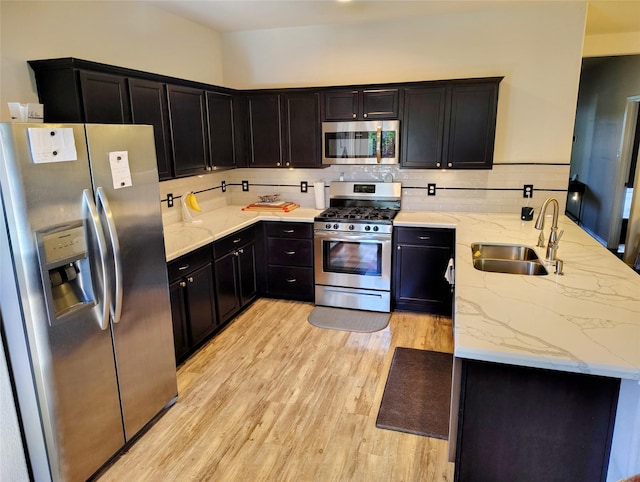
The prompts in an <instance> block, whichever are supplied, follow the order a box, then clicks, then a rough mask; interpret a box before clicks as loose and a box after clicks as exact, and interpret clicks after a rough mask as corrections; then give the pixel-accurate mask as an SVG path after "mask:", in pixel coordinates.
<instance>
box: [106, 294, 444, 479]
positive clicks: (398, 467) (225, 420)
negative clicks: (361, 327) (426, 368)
mask: <svg viewBox="0 0 640 482" xmlns="http://www.w3.org/2000/svg"><path fill="white" fill-rule="evenodd" d="M312 309H313V305H312V304H309V303H298V302H291V301H279V300H269V299H259V300H257V301H256V302H255V303H254V304H253V305H252V306H251V307H250V308H249V309H248V310H247V311H245V312H244V313H243V314H242V315H241V316H239V317H238V318H237V319H236V320H235V321H233V322H232V323H231V325H230V326H229V327H228V328H227V329H225V330H224V331H223V332H222V333H220V334H219V335H218V336H216V337H215V338H214V339H212V340H211V341H210V342H209V343H208V344H206V345H205V346H204V347H203V348H202V349H201V350H200V351H199V352H198V353H196V354H195V355H194V356H192V357H191V358H190V359H189V360H187V361H186V362H185V363H184V364H183V365H182V366H180V367H179V369H178V391H179V398H178V402H177V403H176V404H175V405H174V406H173V407H172V408H171V409H170V410H169V411H168V412H167V413H166V414H165V415H164V416H163V417H162V418H160V420H158V422H157V423H156V424H155V425H154V426H153V427H152V428H151V429H150V430H149V431H148V432H147V433H146V434H144V435H143V436H142V437H141V439H140V440H138V441H137V442H136V443H135V444H134V445H133V446H132V447H131V448H130V450H129V451H128V452H127V453H125V454H123V455H122V456H121V457H120V458H119V459H118V460H117V461H116V462H115V463H114V464H113V465H112V466H111V467H110V468H109V469H108V470H107V471H106V472H104V473H103V474H102V476H101V477H100V479H99V480H100V481H103V482H106V481H122V480H135V481H143V480H152V481H165V480H166V481H169V480H171V481H173V480H197V481H200V480H215V481H220V482H226V481H249V480H251V481H278V482H280V481H323V482H324V481H422V482H428V481H451V480H453V464H451V463H449V462H447V442H446V441H444V440H438V439H432V438H428V437H421V436H418V435H411V434H406V433H401V432H395V431H391V430H382V429H378V428H376V426H375V422H376V417H377V415H378V409H379V406H380V400H381V398H382V393H383V391H384V385H385V381H386V378H387V374H388V372H389V366H390V364H391V358H392V356H393V350H394V348H395V347H396V346H405V347H410V348H424V349H430V350H435V351H443V352H452V350H453V342H452V337H451V320H450V319H449V318H444V317H437V316H428V315H418V314H414V313H394V314H393V315H392V317H391V321H390V324H389V326H388V327H387V328H386V329H385V330H382V331H379V332H376V333H352V332H344V331H335V330H324V329H320V328H316V327H314V326H311V325H310V324H309V323H308V322H307V316H308V315H309V313H310V312H311V310H312Z"/></svg>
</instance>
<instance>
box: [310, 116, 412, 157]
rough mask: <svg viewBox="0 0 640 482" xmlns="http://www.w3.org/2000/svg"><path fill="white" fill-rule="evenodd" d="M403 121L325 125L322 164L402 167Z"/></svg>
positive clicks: (352, 122) (328, 123)
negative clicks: (390, 165) (400, 159)
mask: <svg viewBox="0 0 640 482" xmlns="http://www.w3.org/2000/svg"><path fill="white" fill-rule="evenodd" d="M399 143H400V121H397V120H385V121H382V120H380V121H375V120H374V121H371V120H368V121H345V122H323V123H322V164H398V147H399Z"/></svg>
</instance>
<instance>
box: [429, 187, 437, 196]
mask: <svg viewBox="0 0 640 482" xmlns="http://www.w3.org/2000/svg"><path fill="white" fill-rule="evenodd" d="M435 195H436V185H435V184H427V196H435Z"/></svg>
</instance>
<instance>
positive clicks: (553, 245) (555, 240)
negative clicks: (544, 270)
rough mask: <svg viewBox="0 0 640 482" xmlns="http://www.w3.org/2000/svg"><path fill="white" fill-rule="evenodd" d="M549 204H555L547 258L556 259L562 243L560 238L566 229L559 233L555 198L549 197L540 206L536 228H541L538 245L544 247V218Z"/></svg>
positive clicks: (557, 208) (557, 209)
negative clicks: (559, 245)
mask: <svg viewBox="0 0 640 482" xmlns="http://www.w3.org/2000/svg"><path fill="white" fill-rule="evenodd" d="M549 204H551V205H553V222H552V224H551V232H550V233H549V243H548V244H547V259H548V260H549V261H555V259H556V250H557V249H558V244H559V243H560V238H561V237H562V234H563V233H564V231H560V234H558V211H559V207H558V201H557V199H555V198H552V197H550V198H547V199H546V200H545V201H544V203H543V204H542V207H541V208H540V213H539V214H538V219H536V229H539V230H540V236H538V246H539V247H541V248H544V218H545V216H546V215H547V207H548V206H549Z"/></svg>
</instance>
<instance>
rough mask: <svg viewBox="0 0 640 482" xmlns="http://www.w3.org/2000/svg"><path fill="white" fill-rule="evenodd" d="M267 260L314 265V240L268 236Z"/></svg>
mask: <svg viewBox="0 0 640 482" xmlns="http://www.w3.org/2000/svg"><path fill="white" fill-rule="evenodd" d="M267 262H268V263H269V264H280V265H286V266H313V241H311V240H310V239H286V238H267Z"/></svg>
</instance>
